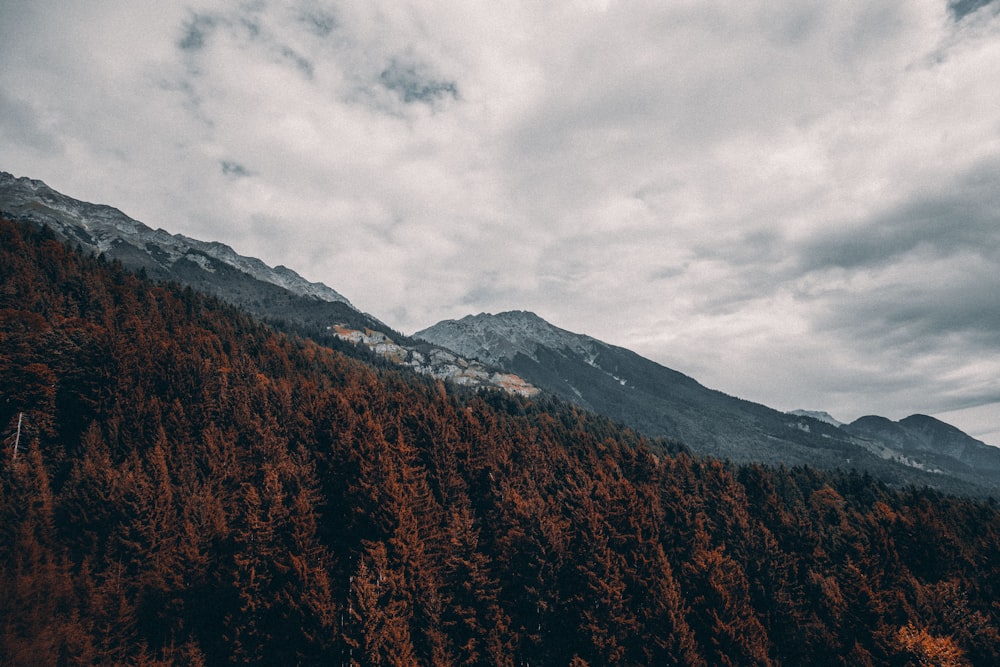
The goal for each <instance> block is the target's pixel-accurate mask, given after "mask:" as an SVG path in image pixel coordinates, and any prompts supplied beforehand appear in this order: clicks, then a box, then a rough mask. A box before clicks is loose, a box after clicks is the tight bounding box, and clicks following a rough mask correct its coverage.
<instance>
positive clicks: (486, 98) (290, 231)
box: [0, 0, 1000, 444]
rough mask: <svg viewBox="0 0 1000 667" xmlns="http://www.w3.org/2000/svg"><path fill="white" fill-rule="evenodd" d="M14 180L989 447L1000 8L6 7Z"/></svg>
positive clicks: (6, 99)
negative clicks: (924, 425) (928, 419)
mask: <svg viewBox="0 0 1000 667" xmlns="http://www.w3.org/2000/svg"><path fill="white" fill-rule="evenodd" d="M0 169H2V170H5V171H9V172H11V173H14V174H15V175H17V176H30V177H32V178H37V179H41V180H44V181H45V182H46V183H48V184H49V185H50V186H52V187H54V188H55V189H57V190H59V191H61V192H63V193H65V194H68V195H70V196H73V197H77V198H79V199H84V200H86V201H91V202H95V203H105V204H110V205H113V206H115V207H117V208H120V209H122V210H123V211H124V212H126V213H127V214H129V215H131V216H132V217H134V218H137V219H139V220H141V221H143V222H145V223H146V224H148V225H150V226H152V227H162V228H164V229H167V230H168V231H171V232H179V233H183V234H186V235H189V236H193V237H196V238H199V239H203V240H219V241H222V242H224V243H227V244H229V245H231V246H232V247H233V248H235V249H236V250H237V251H238V252H240V253H242V254H246V255H252V256H256V257H260V258H261V259H263V260H264V261H265V262H267V263H268V264H271V265H276V264H284V265H286V266H289V267H291V268H293V269H295V270H296V271H298V272H299V273H301V274H302V275H303V276H305V277H306V278H308V279H310V280H313V281H321V282H324V283H326V284H328V285H330V286H331V287H333V288H334V289H336V290H338V291H339V292H341V293H342V294H344V295H345V296H347V297H348V298H349V299H351V301H352V302H353V303H354V304H355V305H356V306H358V307H359V308H360V309H362V310H365V311H367V312H370V313H372V314H374V315H375V316H377V317H378V318H380V319H382V320H383V321H385V322H387V323H388V324H391V325H392V326H393V327H395V328H397V329H399V330H401V331H403V332H405V333H413V332H414V331H416V330H418V329H421V328H423V327H426V326H429V325H431V324H433V323H434V322H436V321H438V320H441V319H445V318H458V317H462V316H464V315H466V314H470V313H479V312H483V311H486V312H500V311H503V310H510V309H525V310H532V311H534V312H536V313H538V314H539V315H541V316H542V317H544V318H546V319H547V320H549V321H550V322H552V323H553V324H556V325H557V326H561V327H563V328H566V329H569V330H571V331H576V332H580V333H587V334H590V335H592V336H594V337H596V338H600V339H602V340H605V341H607V342H610V343H613V344H617V345H622V346H625V347H628V348H631V349H633V350H635V351H637V352H639V353H640V354H643V355H644V356H647V357H649V358H652V359H655V360H656V361H659V362H661V363H663V364H665V365H667V366H669V367H671V368H675V369H677V370H680V371H682V372H685V373H687V374H689V375H692V376H693V377H695V378H696V379H698V380H699V381H701V382H702V383H703V384H705V385H707V386H710V387H713V388H716V389H721V390H723V391H725V392H727V393H730V394H734V395H737V396H740V397H743V398H747V399H750V400H754V401H757V402H762V403H765V404H768V405H770V406H772V407H775V408H778V409H783V410H790V409H794V408H809V409H823V410H828V411H829V412H831V413H832V414H833V415H834V416H835V417H837V418H838V419H841V420H844V421H850V420H853V419H856V418H858V417H860V416H862V415H865V414H881V415H884V416H887V417H890V418H892V419H900V418H902V417H905V416H907V415H909V414H912V413H915V412H920V413H925V414H931V415H934V416H936V417H938V418H940V419H943V420H945V421H947V422H949V423H952V424H955V425H957V426H959V427H960V428H962V429H963V430H966V431H967V432H969V433H971V434H973V435H975V436H976V437H978V438H980V439H983V440H985V441H987V442H990V443H991V444H1000V2H995V3H989V2H983V1H982V0H962V2H960V3H958V4H957V5H955V4H952V5H950V6H949V3H948V0H898V1H893V0H879V1H876V2H856V1H855V0H845V1H841V0H823V1H816V2H814V1H811V0H788V1H786V2H763V1H759V2H755V1H749V2H735V1H733V0H725V1H717V0H697V1H687V0H673V1H669V2H668V1H663V0H657V1H643V0H635V1H621V2H615V1H613V0H604V1H601V0H575V1H545V2H543V1H541V0H539V1H532V0H522V1H519V2H513V1H512V2H507V1H504V0H500V1H494V2H466V1H460V0H417V1H414V2H409V1H407V0H343V1H326V0H301V1H296V0H286V1H285V2H265V1H259V2H223V1H214V0H189V1H187V2H168V1H164V0H161V1H158V2H155V3H145V2H142V3H140V2H126V1H108V0H88V1H87V2H77V1H73V0H65V1H62V2H58V1H51V0H3V2H2V3H0Z"/></svg>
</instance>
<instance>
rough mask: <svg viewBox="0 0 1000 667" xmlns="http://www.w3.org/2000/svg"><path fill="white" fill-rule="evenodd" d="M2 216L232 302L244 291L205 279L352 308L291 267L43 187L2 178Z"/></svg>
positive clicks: (34, 182)
mask: <svg viewBox="0 0 1000 667" xmlns="http://www.w3.org/2000/svg"><path fill="white" fill-rule="evenodd" d="M0 210H2V211H3V212H4V214H5V215H7V216H8V217H9V218H11V219H13V220H26V221H30V222H34V223H36V224H38V223H41V224H46V225H48V226H49V227H51V228H52V230H53V231H54V232H55V233H56V235H57V236H58V237H60V238H62V239H64V240H66V241H69V242H71V243H79V244H80V245H81V246H82V247H83V248H84V249H86V250H88V251H90V252H93V253H94V254H102V253H103V254H104V255H105V256H106V257H108V258H110V259H118V260H120V261H121V262H122V263H123V264H125V266H128V267H129V268H132V269H135V270H138V269H143V270H145V271H146V272H147V273H148V274H149V275H150V276H151V277H152V278H154V279H158V280H159V279H172V280H177V281H178V282H181V283H185V284H197V285H199V286H200V287H203V288H205V289H206V291H209V292H214V293H217V294H216V295H217V296H220V297H223V298H227V300H230V301H232V300H235V297H237V296H238V292H239V290H238V289H236V288H234V287H229V286H230V281H227V280H226V278H225V276H213V277H212V278H210V277H209V276H205V275H201V276H200V277H199V274H218V273H220V272H224V273H225V272H231V271H232V270H235V271H237V272H239V273H241V274H245V275H246V276H249V277H251V278H253V279H255V280H256V281H259V282H261V283H265V284H268V285H274V286H277V287H281V288H283V289H286V290H288V291H290V292H292V293H293V294H296V295H298V296H302V297H310V298H313V299H317V300H319V301H325V302H330V303H343V304H346V305H348V306H350V305H351V304H350V302H349V301H348V300H347V299H346V298H345V297H344V296H342V295H341V294H339V293H337V292H336V291H335V290H333V289H331V288H329V287H327V286H326V285H323V284H322V283H312V282H309V281H307V280H306V279H305V278H303V277H302V276H300V275H299V274H297V273H295V272H294V271H292V270H291V269H289V268H287V267H284V266H277V267H274V268H272V267H269V266H267V265H266V264H264V263H263V262H261V261H260V260H259V259H255V258H252V257H244V256H242V255H239V254H237V253H236V251H234V250H233V249H232V248H230V247H229V246H227V245H224V244H222V243H217V242H205V241H199V240H197V239H192V238H189V237H187V236H183V235H181V234H170V233H168V232H166V231H164V230H162V229H156V230H154V229H151V228H150V227H148V226H146V225H144V224H143V223H141V222H139V221H137V220H133V219H132V218H130V217H128V216H127V215H125V214H124V213H122V212H121V211H119V210H118V209H116V208H112V207H110V206H104V205H98V204H89V203H86V202H81V201H79V200H76V199H73V198H71V197H67V196H66V195H63V194H60V193H58V192H56V191H55V190H53V189H52V188H50V187H49V186H47V185H45V183H43V182H41V181H37V180H32V179H29V178H16V177H14V176H13V175H11V174H8V173H6V172H0ZM227 287H229V288H228V289H227ZM352 308H353V306H352Z"/></svg>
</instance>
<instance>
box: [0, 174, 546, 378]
mask: <svg viewBox="0 0 1000 667" xmlns="http://www.w3.org/2000/svg"><path fill="white" fill-rule="evenodd" d="M0 213H2V214H3V215H4V216H6V217H7V218H9V219H11V220H17V221H22V222H28V223H30V224H33V225H36V226H45V227H48V228H49V229H51V230H52V232H53V233H54V234H55V235H56V237H57V238H59V239H60V240H62V241H65V242H68V243H70V244H72V245H79V246H80V247H81V249H82V250H84V251H85V252H88V253H91V254H94V255H103V256H104V257H105V258H106V259H110V260H117V261H120V262H121V263H122V264H123V265H124V266H126V267H128V268H129V269H131V270H133V271H141V272H142V273H143V274H144V275H147V276H149V277H150V278H152V279H154V280H158V281H168V280H169V281H175V282H178V283H180V284H182V285H187V286H189V287H191V288H193V289H196V290H198V291H201V292H205V293H207V294H211V295H213V296H216V297H218V298H220V299H222V300H223V301H226V302H228V303H231V304H233V305H236V306H239V307H240V308H243V309H244V310H246V311H248V312H250V313H252V314H254V315H256V316H258V317H260V318H262V319H264V320H267V321H269V322H271V323H275V324H278V325H279V326H281V327H283V328H285V329H290V330H294V331H296V332H299V333H304V334H306V335H309V336H312V337H313V338H317V339H326V340H327V341H328V342H329V339H330V338H334V339H337V340H342V341H347V342H349V343H351V344H354V345H357V346H359V347H361V348H362V349H366V350H368V351H369V352H371V353H373V354H374V355H376V356H377V357H380V358H383V359H385V360H387V361H388V362H389V363H393V364H397V365H402V366H408V367H410V368H411V369H413V370H416V371H417V372H419V373H423V374H425V375H430V376H432V377H435V378H439V379H447V380H452V381H454V382H456V383H457V384H461V385H464V386H467V387H470V388H479V387H488V388H497V389H502V390H505V391H510V392H514V393H519V394H522V395H531V394H533V393H536V392H537V391H538V390H537V389H536V388H534V387H532V386H531V385H530V384H528V383H526V382H524V381H523V380H522V379H521V378H519V377H516V376H513V375H511V374H510V373H498V372H497V371H496V369H491V368H488V367H486V366H485V365H484V364H482V363H480V362H478V361H475V360H470V359H462V358H459V357H458V356H456V355H455V354H453V353H451V352H449V351H447V350H443V349H438V348H435V347H434V346H433V345H429V344H427V343H425V342H420V341H414V340H410V339H408V338H407V337H406V336H404V335H403V334H401V333H399V332H396V331H393V330H392V329H391V328H390V327H388V326H387V325H386V324H384V323H382V322H381V321H379V320H378V319H376V318H375V317H373V316H371V315H369V314H367V313H363V312H361V311H359V310H358V309H357V308H355V307H354V306H353V305H352V304H351V302H350V301H349V300H348V299H347V298H346V297H344V296H343V295H342V294H340V293H339V292H337V291H335V290H334V289H332V288H330V287H327V286H326V285H324V284H322V283H314V282H309V281H307V280H306V279H305V278H303V277H302V276H300V275H299V274H297V273H296V272H295V271H293V270H291V269H289V268H287V267H284V266H276V267H270V266H267V265H266V264H264V262H262V261H260V260H259V259H256V258H253V257H245V256H243V255H240V254H238V253H237V252H236V251H234V250H233V249H232V248H230V247H229V246H227V245H224V244H222V243H218V242H214V241H199V240H198V239H193V238H190V237H187V236H183V235H181V234H170V233H169V232H166V231H164V230H163V229H155V230H154V229H152V228H150V227H148V226H147V225H145V224H143V223H141V222H139V221H137V220H134V219H132V218H130V217H129V216H127V215H125V214H124V213H122V212H121V211H119V210H118V209H116V208H112V207H110V206H105V205H99V204H90V203H88V202H83V201H80V200H77V199H73V198H72V197H68V196H66V195H64V194H61V193H59V192H56V191H55V190H53V189H52V188H50V187H49V186H47V185H46V184H45V183H43V182H42V181H38V180H32V179H29V178H17V177H15V176H13V175H11V174H9V173H6V172H0Z"/></svg>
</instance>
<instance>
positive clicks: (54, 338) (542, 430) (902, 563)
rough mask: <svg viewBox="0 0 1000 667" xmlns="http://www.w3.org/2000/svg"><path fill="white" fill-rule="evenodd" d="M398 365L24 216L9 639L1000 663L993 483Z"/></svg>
mask: <svg viewBox="0 0 1000 667" xmlns="http://www.w3.org/2000/svg"><path fill="white" fill-rule="evenodd" d="M383 342H384V341H383ZM595 361H598V360H595ZM375 366H376V365H373V364H371V363H365V362H362V361H359V360H358V359H355V358H351V357H349V356H347V355H344V354H342V353H340V352H338V351H336V350H333V349H330V348H329V347H327V346H325V345H320V344H318V343H316V342H314V341H311V340H309V339H307V338H304V337H301V336H291V335H286V334H282V333H281V332H279V331H277V330H276V329H275V328H274V327H271V326H265V325H264V324H262V323H261V322H260V321H259V320H257V319H255V318H254V317H252V316H251V315H249V314H247V313H246V312H244V311H242V310H240V309H237V308H234V307H232V306H230V305H227V304H224V303H223V302H221V301H220V300H218V299H216V298H214V297H210V296H207V295H205V294H203V293H201V292H198V291H195V290H191V289H186V288H183V287H181V286H179V285H177V284H176V283H170V282H168V283H154V282H153V281H151V280H149V279H148V277H146V278H144V277H142V276H141V275H137V274H134V273H130V272H128V271H126V270H125V269H124V268H123V266H122V265H121V264H120V263H117V262H107V261H101V260H100V258H97V257H94V256H91V255H87V254H84V253H80V252H76V251H75V250H74V248H73V247H70V246H67V245H65V244H63V243H60V242H59V241H57V240H56V239H54V237H53V234H52V232H51V231H50V230H49V229H48V228H39V227H35V226H31V225H27V224H21V223H12V222H9V221H6V220H0V378H2V379H3V382H0V442H2V443H3V447H2V448H0V664H2V665H69V664H74V665H75V664H81V665H95V664H121V665H133V664H134V665H165V666H166V665H178V666H181V665H183V666H188V667H193V666H196V665H224V664H254V665H431V664H433V665H469V666H486V665H502V666H509V667H513V666H514V665H527V664H531V665H576V666H582V665H588V664H589V665H684V666H690V667H706V666H707V665H761V666H771V665H801V664H818V665H852V666H853V665H931V664H937V665H943V664H947V665H966V664H970V665H996V664H1000V607H998V606H997V604H996V600H998V599H1000V558H998V554H1000V509H998V508H997V506H996V503H995V502H990V501H985V500H973V499H968V498H956V497H951V496H947V495H944V494H941V493H938V492H935V491H933V490H931V489H928V488H926V487H924V488H910V489H906V490H902V491H894V490H892V489H890V488H888V487H886V486H885V485H884V484H882V483H880V482H878V481H877V480H875V479H873V478H871V477H867V476H864V475H860V474H856V473H826V472H822V471H818V470H816V469H815V468H810V467H795V468H770V467H766V466H761V465H731V464H724V463H722V462H720V461H718V460H716V459H711V458H703V457H699V456H692V455H691V454H690V453H689V452H688V451H686V450H685V449H683V448H679V447H677V448H671V447H662V446H660V447H657V445H656V443H653V442H650V441H649V440H648V439H646V438H644V437H642V436H639V435H637V434H636V433H635V432H634V431H631V430H629V429H624V428H621V427H619V426H617V425H615V424H614V423H612V422H611V421H610V420H608V419H606V418H602V417H599V416H597V415H595V414H593V413H590V412H588V411H585V410H582V409H580V408H578V407H576V406H573V405H571V404H569V403H566V402H564V401H559V400H555V399H551V398H523V397H519V396H515V395H510V394H506V393H503V392H497V391H493V392H476V393H473V392H467V391H459V390H457V389H456V388H455V386H454V385H449V384H446V383H439V382H434V381H430V380H428V379H427V378H424V377H421V376H419V375H417V374H415V373H412V372H408V371H406V370H404V369H402V368H399V367H396V366H389V365H387V364H380V365H378V367H375ZM803 419H806V418H803ZM809 423H814V422H809ZM815 423H819V422H815ZM654 450H655V451H656V453H654Z"/></svg>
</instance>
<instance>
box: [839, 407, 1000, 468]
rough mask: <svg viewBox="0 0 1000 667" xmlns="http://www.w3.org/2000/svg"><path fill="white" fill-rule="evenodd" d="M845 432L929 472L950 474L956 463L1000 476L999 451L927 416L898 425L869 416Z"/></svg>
mask: <svg viewBox="0 0 1000 667" xmlns="http://www.w3.org/2000/svg"><path fill="white" fill-rule="evenodd" d="M844 430H846V431H847V432H848V433H851V434H853V435H855V436H857V437H860V438H865V439H868V440H871V441H873V442H877V443H880V444H882V445H885V446H886V447H887V448H888V449H890V450H891V451H892V452H893V453H894V454H898V455H901V456H905V457H908V458H909V459H910V460H912V461H914V462H916V463H917V464H919V465H921V466H924V467H925V468H926V469H931V470H942V471H947V470H951V469H954V468H955V467H956V462H957V464H959V465H962V466H964V467H966V468H967V470H969V471H970V472H971V471H976V472H979V473H992V474H997V473H1000V448H997V447H991V446H989V445H987V444H986V443H984V442H982V441H980V440H976V439H975V438H973V437H972V436H970V435H968V434H966V433H964V432H962V431H961V430H959V429H957V428H955V427H954V426H952V425H950V424H946V423H944V422H943V421H940V420H938V419H935V418H934V417H928V416H927V415H910V416H909V417H907V418H906V419H902V420H900V421H898V422H894V421H891V420H889V419H886V418H885V417H878V416H874V415H869V416H866V417H861V418H860V419H857V420H856V421H853V422H851V423H850V424H848V425H845V426H844Z"/></svg>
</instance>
